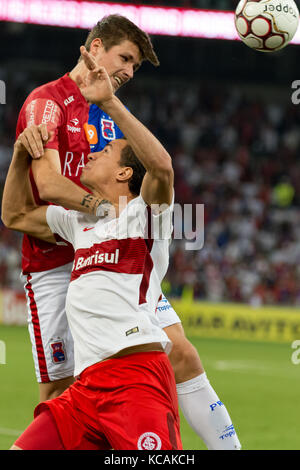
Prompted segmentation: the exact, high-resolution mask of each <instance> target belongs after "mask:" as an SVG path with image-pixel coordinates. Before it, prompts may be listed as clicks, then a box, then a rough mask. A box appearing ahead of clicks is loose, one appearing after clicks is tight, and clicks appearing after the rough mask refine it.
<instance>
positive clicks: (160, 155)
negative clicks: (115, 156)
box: [99, 96, 172, 173]
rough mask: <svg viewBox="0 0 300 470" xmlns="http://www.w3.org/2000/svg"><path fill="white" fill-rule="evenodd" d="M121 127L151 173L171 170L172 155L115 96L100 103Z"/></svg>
mask: <svg viewBox="0 0 300 470" xmlns="http://www.w3.org/2000/svg"><path fill="white" fill-rule="evenodd" d="M99 107H101V109H102V110H103V111H105V112H106V113H107V114H108V115H109V116H110V117H111V118H112V119H113V121H114V122H115V123H116V124H117V126H118V127H119V128H120V129H121V131H122V132H123V134H124V135H125V137H126V139H127V140H128V143H129V145H130V146H131V147H132V149H133V151H134V153H135V154H136V156H137V157H138V159H139V160H140V161H141V163H142V164H143V165H144V167H145V169H146V170H147V171H148V172H149V173H160V172H165V171H167V172H171V171H172V161H171V157H170V155H169V154H168V152H167V151H166V149H165V148H164V147H163V145H162V144H161V143H160V142H159V140H158V139H157V138H156V137H155V136H154V135H153V134H152V133H151V132H150V131H149V130H148V129H147V128H146V127H145V126H144V125H143V124H142V123H141V122H140V121H139V120H138V119H136V118H135V117H134V116H133V115H132V114H131V113H130V112H129V111H128V110H127V109H126V108H125V106H123V104H122V103H121V101H120V100H119V99H118V98H117V97H116V96H114V97H113V98H112V99H111V100H109V101H107V102H105V103H102V104H99Z"/></svg>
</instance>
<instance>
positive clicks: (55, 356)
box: [50, 339, 66, 364]
mask: <svg viewBox="0 0 300 470" xmlns="http://www.w3.org/2000/svg"><path fill="white" fill-rule="evenodd" d="M50 350H51V358H52V362H53V363H54V364H59V363H60V362H65V360H66V352H65V345H64V342H63V340H62V339H59V340H57V341H53V342H52V343H50Z"/></svg>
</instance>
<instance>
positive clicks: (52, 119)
mask: <svg viewBox="0 0 300 470" xmlns="http://www.w3.org/2000/svg"><path fill="white" fill-rule="evenodd" d="M60 114H61V111H60V108H59V106H58V105H57V104H56V103H55V101H52V100H47V99H45V98H38V99H36V100H33V101H31V102H30V103H29V104H28V105H27V107H26V111H25V115H26V126H27V127H28V126H31V125H35V124H47V128H48V130H49V131H51V130H54V129H55V128H56V127H58V126H59V123H60Z"/></svg>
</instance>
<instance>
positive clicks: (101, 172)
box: [80, 139, 127, 193]
mask: <svg viewBox="0 0 300 470" xmlns="http://www.w3.org/2000/svg"><path fill="white" fill-rule="evenodd" d="M126 145H127V143H126V141H125V140H124V139H118V140H113V141H111V142H110V143H109V144H107V145H106V146H105V147H104V149H103V150H102V151H101V152H95V153H90V154H89V155H88V163H87V164H86V165H85V167H84V168H83V169H82V173H81V178H80V181H81V183H82V184H83V185H84V186H87V187H88V188H90V189H92V190H94V191H97V192H99V193H101V192H102V191H103V189H104V188H106V189H107V188H109V190H111V188H112V187H113V185H114V184H115V183H116V176H117V175H118V172H119V171H120V165H119V161H120V156H121V152H122V149H123V148H124V147H126Z"/></svg>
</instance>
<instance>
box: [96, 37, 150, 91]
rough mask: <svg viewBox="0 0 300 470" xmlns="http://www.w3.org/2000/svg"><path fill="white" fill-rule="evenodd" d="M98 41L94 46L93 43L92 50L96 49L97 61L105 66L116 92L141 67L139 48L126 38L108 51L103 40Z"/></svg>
mask: <svg viewBox="0 0 300 470" xmlns="http://www.w3.org/2000/svg"><path fill="white" fill-rule="evenodd" d="M95 41H97V40H95ZM98 41H100V42H98V43H97V42H96V43H95V44H94V46H93V44H92V45H91V52H92V51H93V50H94V53H95V54H96V55H95V56H94V57H95V61H96V63H97V64H98V65H101V66H103V67H105V69H106V71H107V73H108V75H109V77H110V79H111V83H112V86H113V88H114V91H115V92H116V91H117V90H118V89H119V88H120V87H121V86H122V85H124V83H126V82H128V81H129V80H130V79H131V78H133V75H134V73H135V71H136V70H137V69H138V68H139V66H140V64H141V55H140V51H139V48H138V46H137V45H136V44H134V43H133V42H131V41H129V40H127V39H126V40H125V41H122V42H121V43H120V44H118V45H117V46H112V47H111V48H110V49H109V50H107V51H106V50H105V49H104V47H103V45H102V42H101V40H100V39H99V40H98ZM97 44H98V45H97ZM95 45H96V46H97V47H95Z"/></svg>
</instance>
